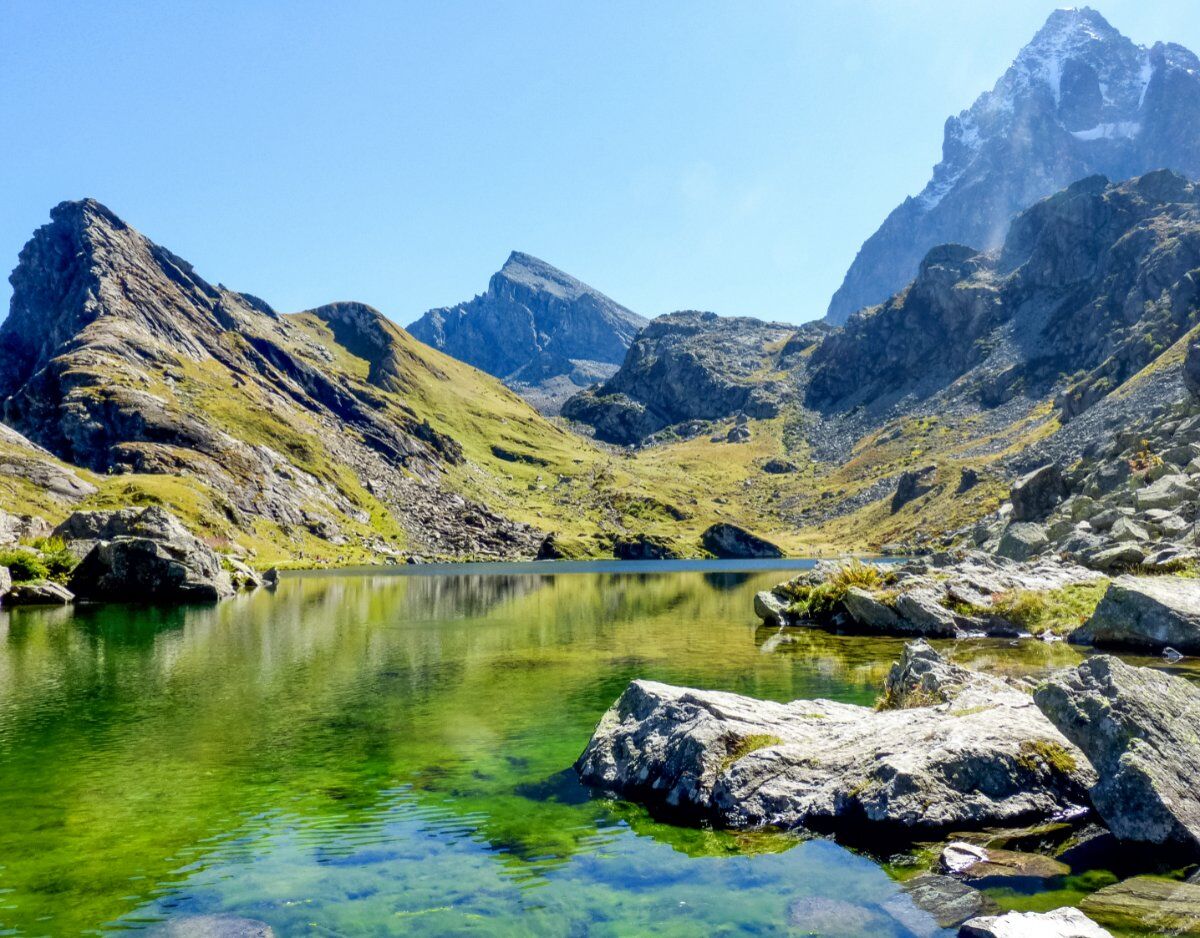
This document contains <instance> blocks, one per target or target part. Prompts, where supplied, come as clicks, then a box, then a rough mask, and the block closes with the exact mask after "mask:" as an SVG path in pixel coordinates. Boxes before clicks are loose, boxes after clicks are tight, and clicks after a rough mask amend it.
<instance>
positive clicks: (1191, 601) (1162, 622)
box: [1070, 576, 1200, 655]
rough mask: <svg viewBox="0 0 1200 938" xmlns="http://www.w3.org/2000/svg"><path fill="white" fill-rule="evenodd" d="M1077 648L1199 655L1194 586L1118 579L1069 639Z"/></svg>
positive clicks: (1199, 612)
mask: <svg viewBox="0 0 1200 938" xmlns="http://www.w3.org/2000/svg"><path fill="white" fill-rule="evenodd" d="M1070 640H1071V641H1072V642H1075V643H1077V644H1080V645H1098V646H1100V647H1102V648H1109V647H1112V648H1134V649H1144V650H1149V651H1155V652H1159V651H1162V650H1163V649H1164V648H1174V649H1175V650H1176V651H1180V652H1183V653H1184V654H1189V655H1190V654H1196V653H1197V652H1200V580H1193V579H1188V578H1184V577H1172V576H1159V577H1133V576H1123V577H1120V578H1119V579H1117V580H1114V581H1113V582H1112V583H1111V584H1109V587H1108V590H1107V592H1105V594H1104V598H1103V599H1101V600H1100V604H1099V605H1098V606H1097V607H1096V611H1095V612H1093V613H1092V616H1091V618H1090V619H1088V621H1087V622H1085V623H1084V624H1083V625H1082V626H1080V627H1079V628H1078V629H1076V630H1075V631H1074V632H1072V633H1071V635H1070Z"/></svg>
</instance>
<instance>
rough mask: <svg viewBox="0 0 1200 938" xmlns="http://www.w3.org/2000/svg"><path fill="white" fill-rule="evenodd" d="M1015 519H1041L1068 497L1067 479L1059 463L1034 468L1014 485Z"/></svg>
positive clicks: (1013, 504) (1013, 503)
mask: <svg viewBox="0 0 1200 938" xmlns="http://www.w3.org/2000/svg"><path fill="white" fill-rule="evenodd" d="M1010 497H1011V498H1012V506H1013V520H1015V521H1041V520H1042V519H1043V518H1045V517H1046V516H1047V515H1048V514H1050V512H1051V511H1053V510H1054V508H1055V506H1056V505H1058V503H1059V502H1061V501H1062V500H1063V499H1065V498H1066V497H1067V480H1066V478H1065V477H1064V476H1063V471H1062V467H1061V466H1059V465H1058V464H1057V463H1051V464H1050V465H1048V466H1042V467H1040V468H1038V469H1034V470H1033V472H1030V473H1028V474H1027V475H1024V476H1022V477H1021V478H1020V479H1018V480H1017V481H1016V482H1015V483H1014V484H1013V487H1012V492H1011V496H1010Z"/></svg>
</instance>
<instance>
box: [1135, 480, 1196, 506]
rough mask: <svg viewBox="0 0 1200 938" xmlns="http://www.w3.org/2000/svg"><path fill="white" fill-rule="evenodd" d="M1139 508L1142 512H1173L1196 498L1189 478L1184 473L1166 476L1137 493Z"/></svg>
mask: <svg viewBox="0 0 1200 938" xmlns="http://www.w3.org/2000/svg"><path fill="white" fill-rule="evenodd" d="M1136 497H1137V506H1138V509H1139V510H1140V511H1150V510H1153V509H1166V510H1167V511H1172V510H1174V509H1176V508H1178V507H1179V506H1180V505H1182V504H1183V503H1184V502H1187V501H1191V500H1192V499H1194V498H1195V497H1196V490H1195V488H1193V487H1192V484H1191V482H1190V481H1189V479H1188V477H1187V476H1186V475H1184V474H1183V473H1175V474H1172V475H1165V476H1163V477H1162V478H1161V479H1158V480H1156V481H1154V482H1152V483H1150V485H1148V486H1146V487H1145V488H1144V489H1139V490H1138V493H1137V496H1136Z"/></svg>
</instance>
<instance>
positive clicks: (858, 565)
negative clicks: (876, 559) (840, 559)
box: [776, 559, 895, 619]
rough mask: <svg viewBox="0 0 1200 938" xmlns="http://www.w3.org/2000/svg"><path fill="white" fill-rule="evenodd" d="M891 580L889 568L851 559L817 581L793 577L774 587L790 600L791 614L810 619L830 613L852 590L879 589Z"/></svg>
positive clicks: (893, 579)
mask: <svg viewBox="0 0 1200 938" xmlns="http://www.w3.org/2000/svg"><path fill="white" fill-rule="evenodd" d="M894 581H895V574H893V573H892V572H891V571H883V570H880V568H879V567H877V566H875V565H874V564H869V563H863V562H862V561H861V560H858V559H854V560H850V561H848V562H847V563H844V564H842V565H841V566H839V567H838V568H837V569H836V570H834V571H833V572H832V573H830V574H829V575H828V576H827V577H826V578H825V579H824V580H822V581H821V582H820V583H816V584H812V583H806V582H803V580H800V579H796V580H791V581H789V582H787V583H784V584H782V585H780V586H778V587H776V591H777V592H779V593H781V594H782V595H783V596H785V597H787V598H788V599H790V600H791V601H792V602H791V605H790V606H789V607H788V611H789V612H790V613H792V615H795V616H798V617H800V618H810V619H811V618H821V617H823V616H829V615H832V614H833V612H834V611H835V609H836V608H837V605H838V603H840V602H841V601H842V600H843V599H844V598H845V597H846V594H847V593H848V592H849V591H850V590H851V589H862V590H869V591H875V592H878V591H880V590H883V589H884V588H885V587H886V586H888V585H889V584H891V583H893V582H894Z"/></svg>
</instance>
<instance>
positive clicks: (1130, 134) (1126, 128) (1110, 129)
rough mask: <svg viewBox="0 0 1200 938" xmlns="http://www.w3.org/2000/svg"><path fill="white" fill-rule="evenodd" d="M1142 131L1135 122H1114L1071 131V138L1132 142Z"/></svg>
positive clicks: (1140, 126)
mask: <svg viewBox="0 0 1200 938" xmlns="http://www.w3.org/2000/svg"><path fill="white" fill-rule="evenodd" d="M1141 129H1142V125H1141V124H1140V123H1138V122H1137V121H1116V122H1115V123H1111V124H1097V125H1096V126H1095V127H1089V128H1088V129H1087V130H1073V131H1071V136H1072V137H1074V138H1075V139H1076V140H1122V139H1124V140H1132V139H1133V138H1134V137H1136V136H1137V135H1138V134H1139V133H1140V132H1141Z"/></svg>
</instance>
